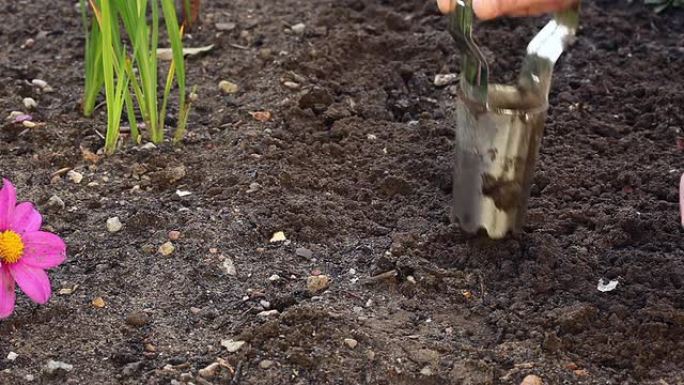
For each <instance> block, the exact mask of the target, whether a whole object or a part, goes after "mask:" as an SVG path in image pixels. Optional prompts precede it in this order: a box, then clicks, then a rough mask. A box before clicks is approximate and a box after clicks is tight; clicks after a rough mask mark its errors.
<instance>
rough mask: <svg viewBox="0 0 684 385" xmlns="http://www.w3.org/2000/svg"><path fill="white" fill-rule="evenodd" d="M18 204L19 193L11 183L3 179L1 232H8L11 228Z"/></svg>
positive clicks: (0, 210) (0, 192) (0, 202)
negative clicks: (11, 221)
mask: <svg viewBox="0 0 684 385" xmlns="http://www.w3.org/2000/svg"><path fill="white" fill-rule="evenodd" d="M16 204H17V191H16V190H15V189H14V186H12V183H11V182H10V181H8V180H7V179H3V180H2V189H1V190H0V231H4V230H7V228H8V227H9V223H10V220H11V219H12V214H13V213H14V206H16Z"/></svg>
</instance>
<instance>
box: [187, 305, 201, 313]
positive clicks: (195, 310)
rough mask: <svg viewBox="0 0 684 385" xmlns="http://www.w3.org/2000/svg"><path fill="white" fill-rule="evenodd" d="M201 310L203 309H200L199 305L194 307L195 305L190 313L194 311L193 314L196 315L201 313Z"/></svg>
mask: <svg viewBox="0 0 684 385" xmlns="http://www.w3.org/2000/svg"><path fill="white" fill-rule="evenodd" d="M201 311H202V309H200V308H198V307H194V306H193V307H191V308H190V313H192V314H194V315H197V314H199V313H200V312H201Z"/></svg>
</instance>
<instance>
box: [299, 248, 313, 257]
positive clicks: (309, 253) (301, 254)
mask: <svg viewBox="0 0 684 385" xmlns="http://www.w3.org/2000/svg"><path fill="white" fill-rule="evenodd" d="M295 255H297V256H298V257H302V258H305V259H311V258H312V257H313V251H311V250H310V249H307V248H306V247H298V248H297V249H296V250H295Z"/></svg>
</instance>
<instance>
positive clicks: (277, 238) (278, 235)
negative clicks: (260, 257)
mask: <svg viewBox="0 0 684 385" xmlns="http://www.w3.org/2000/svg"><path fill="white" fill-rule="evenodd" d="M286 240H287V237H285V233H284V232H282V231H278V232H275V233H273V236H272V237H271V240H270V241H269V242H271V243H276V242H284V241H286Z"/></svg>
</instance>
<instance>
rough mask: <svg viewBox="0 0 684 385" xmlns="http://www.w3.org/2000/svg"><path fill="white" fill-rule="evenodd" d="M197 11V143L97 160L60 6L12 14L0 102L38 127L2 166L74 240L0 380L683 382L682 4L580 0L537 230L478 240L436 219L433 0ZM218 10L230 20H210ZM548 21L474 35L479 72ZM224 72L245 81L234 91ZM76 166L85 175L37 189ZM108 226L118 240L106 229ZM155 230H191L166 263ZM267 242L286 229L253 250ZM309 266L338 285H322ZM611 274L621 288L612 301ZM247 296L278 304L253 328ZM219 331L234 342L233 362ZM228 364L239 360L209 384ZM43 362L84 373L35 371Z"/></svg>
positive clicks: (445, 195)
mask: <svg viewBox="0 0 684 385" xmlns="http://www.w3.org/2000/svg"><path fill="white" fill-rule="evenodd" d="M207 3H208V4H204V9H203V17H202V22H201V25H200V26H199V27H198V28H196V29H195V31H194V32H193V35H192V37H191V38H190V39H188V41H187V43H186V44H187V45H188V46H200V45H205V44H212V43H213V44H216V46H215V48H214V49H213V51H211V52H210V53H208V54H206V55H204V56H201V57H194V58H192V59H190V60H189V66H190V71H189V79H190V82H191V83H192V84H196V85H197V86H198V91H199V94H200V101H199V102H198V103H197V105H196V108H195V109H194V110H193V113H192V115H191V122H190V133H189V135H188V137H187V140H186V142H185V145H184V146H183V147H179V148H172V147H171V146H170V145H163V146H161V147H160V148H158V149H156V150H144V149H138V148H132V146H131V145H130V144H129V142H128V141H126V142H125V144H124V146H123V148H122V149H121V150H120V151H119V152H118V153H117V154H116V155H115V156H113V157H111V158H107V159H104V160H101V161H100V162H99V163H97V164H92V163H91V162H90V161H89V160H88V159H85V158H84V157H83V156H82V151H81V149H80V148H81V147H82V148H85V149H89V150H91V151H97V150H98V149H99V148H100V147H101V146H102V145H103V141H102V139H101V138H100V136H98V132H99V133H102V132H103V130H104V121H105V119H104V115H103V113H104V109H102V108H100V109H99V110H98V116H96V118H95V119H94V120H90V119H86V118H83V117H81V116H80V115H79V113H78V110H77V108H78V103H79V98H80V93H81V85H82V80H83V79H82V75H81V55H82V54H81V51H82V45H83V37H82V33H81V27H80V24H79V14H78V11H77V10H76V9H75V8H74V6H73V5H74V1H67V2H48V1H46V0H37V1H4V2H2V4H1V5H0V14H2V15H3V16H4V17H3V23H2V24H1V25H0V47H1V48H2V49H1V50H0V77H1V79H0V110H1V111H2V114H8V113H9V112H10V111H12V110H18V109H21V107H22V104H21V100H22V97H24V96H33V97H34V98H36V99H37V101H38V103H39V107H38V109H37V111H36V112H35V113H33V115H34V118H35V119H36V120H39V121H42V122H45V123H46V125H45V126H44V127H39V128H36V129H31V130H26V131H24V130H23V129H21V128H17V127H16V126H15V125H13V124H4V126H3V127H2V131H0V140H1V142H0V174H1V175H2V176H4V177H8V178H10V179H11V180H12V181H13V182H14V183H15V184H16V185H17V186H18V191H19V194H20V195H21V198H23V199H29V200H34V201H35V202H37V204H38V206H39V207H40V209H41V211H42V212H43V214H44V217H45V222H46V227H47V228H49V229H51V230H53V231H55V232H57V233H59V234H61V235H62V236H64V238H65V239H66V241H67V243H68V245H69V259H68V261H67V262H66V263H65V264H64V265H62V266H61V267H60V268H58V269H56V270H55V271H53V272H51V278H52V282H53V288H54V291H55V293H56V295H55V296H54V297H53V298H52V299H51V301H50V303H49V304H48V305H46V306H37V305H34V304H32V303H31V302H30V301H29V300H28V299H27V298H26V297H25V296H24V295H23V294H20V295H19V296H18V298H19V301H18V303H17V310H16V313H15V314H14V315H13V316H12V317H11V318H9V319H7V320H4V321H1V322H0V384H3V385H5V384H7V385H13V384H25V383H29V381H28V380H27V379H26V378H27V375H28V376H33V377H34V379H33V381H32V382H31V383H34V384H170V383H176V382H174V381H181V380H186V381H188V380H189V381H191V382H193V383H195V384H208V383H211V384H515V385H517V384H519V383H520V381H521V379H522V378H523V377H524V376H525V375H527V374H532V373H533V374H537V375H539V376H541V377H543V378H544V379H545V381H546V384H660V385H663V384H670V385H672V384H683V383H684V374H683V373H684V231H682V228H681V226H679V225H678V217H677V216H678V214H677V211H678V210H677V203H676V202H677V199H676V196H677V181H678V177H679V176H680V175H681V173H682V169H683V168H684V158H683V154H682V148H681V145H680V147H679V148H678V146H677V143H678V142H679V143H680V144H681V143H682V142H681V140H682V136H684V134H682V128H684V71H683V70H682V69H683V68H684V45H683V41H684V13H683V12H682V11H681V10H680V11H675V10H673V11H668V12H665V13H663V14H660V15H657V14H654V13H653V12H652V11H651V10H650V9H648V8H646V7H644V6H642V5H640V4H639V3H641V2H634V4H628V3H627V1H596V2H589V1H588V2H586V5H585V7H584V19H583V21H582V25H583V28H582V30H581V35H580V37H579V39H578V41H577V44H576V45H575V46H574V47H573V48H572V49H571V51H570V52H569V53H568V54H566V55H565V56H563V58H562V59H561V61H560V63H559V64H558V67H557V71H556V76H555V80H554V81H555V83H554V87H553V93H552V97H551V106H552V107H551V110H550V112H549V119H548V124H547V130H546V136H545V138H544V141H543V147H542V153H541V158H540V162H539V165H538V171H537V174H536V177H535V184H534V186H533V189H532V195H533V196H532V198H531V202H530V210H529V211H530V212H529V220H528V224H527V226H526V228H525V232H524V234H522V235H520V236H519V237H516V238H510V239H507V240H504V241H501V242H493V241H489V240H485V239H482V238H477V237H471V236H466V235H464V234H461V233H460V232H459V231H458V229H457V228H456V226H454V225H452V224H450V223H449V219H448V218H449V215H448V207H449V203H450V189H451V187H450V186H451V176H450V172H451V169H450V167H451V159H452V153H451V149H452V145H453V138H454V135H453V128H454V127H453V122H452V121H449V120H447V119H446V118H445V116H448V114H449V112H450V111H451V109H452V107H453V105H454V97H453V95H452V93H453V90H452V89H451V88H449V87H446V88H438V87H435V86H434V85H433V84H432V79H433V77H434V75H435V74H438V73H451V72H457V71H458V61H459V60H458V56H457V53H456V50H455V46H454V44H452V41H451V40H450V37H449V36H448V34H447V33H446V32H445V20H444V19H443V18H442V17H441V16H440V15H438V13H437V11H436V7H435V6H434V4H432V3H431V2H428V1H425V0H405V1H401V2H390V1H384V0H370V1H360V0H336V1H330V0H319V1H292V0H284V1H280V2H254V1H247V0H231V1H228V0H211V1H208V2H207ZM227 22H234V23H236V24H237V28H235V29H234V30H232V31H223V32H219V31H218V30H217V28H216V27H215V24H216V23H227ZM297 23H305V24H306V29H305V31H304V33H303V35H297V34H296V33H292V32H291V31H290V30H289V26H292V25H294V24H297ZM542 23H543V20H532V21H531V20H517V19H516V20H512V19H506V20H500V21H496V22H490V23H483V24H481V25H478V26H477V34H478V38H479V39H480V41H481V42H482V43H483V45H485V46H486V47H487V49H486V54H487V55H488V56H489V58H490V60H491V61H492V73H493V74H494V77H495V78H497V79H499V80H501V81H511V80H512V79H514V77H515V76H516V71H517V66H518V64H519V63H520V59H521V58H522V52H523V51H524V47H525V45H526V43H527V41H528V40H529V38H530V37H531V36H532V35H533V33H534V31H535V30H536V29H537V28H538V27H539V26H540V25H541V24H542ZM29 38H32V39H35V44H34V45H33V46H32V47H29V48H22V47H21V46H22V44H24V42H25V41H26V40H27V39H29ZM33 78H40V79H44V80H46V81H47V82H48V83H49V84H50V85H52V87H54V88H55V92H54V93H39V92H38V91H37V90H36V89H35V88H33V87H31V86H30V84H29V83H28V82H29V81H30V80H31V79H33ZM222 79H228V80H231V81H233V82H236V83H237V84H239V86H240V91H239V92H238V94H236V95H233V96H226V95H222V94H221V93H220V91H219V90H218V87H217V84H218V82H219V81H220V80H222ZM285 81H291V82H296V83H298V84H299V85H300V86H301V89H299V90H292V89H290V88H288V87H286V86H284V82H285ZM259 110H268V111H271V112H272V114H273V118H272V120H271V121H268V122H259V121H257V120H255V119H253V118H252V116H251V115H250V114H249V112H254V111H259ZM172 112H175V111H172ZM169 123H173V121H172V119H170V120H169ZM64 167H70V168H75V169H76V170H78V171H79V172H81V173H82V174H83V175H84V180H83V181H82V182H81V184H75V183H73V182H71V181H70V180H68V179H67V178H65V177H62V178H58V179H55V178H53V177H52V175H53V173H55V172H56V171H58V170H60V169H62V168H64ZM180 168H183V169H184V170H181V169H180ZM183 171H184V172H183ZM183 174H184V176H183ZM135 186H139V187H135ZM176 190H188V191H190V192H192V195H189V196H187V197H183V198H181V197H179V196H178V195H177V194H176ZM53 195H54V196H58V197H59V198H61V199H62V200H63V202H64V204H65V207H64V208H60V207H59V205H54V204H51V203H48V202H49V199H50V198H51V197H52V196H53ZM113 216H119V217H120V218H121V220H122V222H123V223H124V227H123V230H122V231H121V232H119V233H115V234H110V233H108V232H107V231H106V227H105V222H106V220H107V218H109V217H113ZM170 230H178V231H180V232H181V234H182V235H181V238H180V239H179V240H178V241H175V242H174V244H175V247H176V250H175V252H174V253H173V254H172V255H171V256H168V257H164V256H162V255H160V254H159V253H157V249H158V247H159V246H160V245H161V244H162V243H164V242H166V241H167V240H168V236H167V233H168V232H169V231H170ZM277 231H284V232H285V234H286V236H287V238H288V241H287V242H284V243H269V239H270V238H271V236H272V235H273V233H274V232H277ZM307 251H310V252H311V254H312V255H308V254H309V253H308V252H307ZM225 258H231V259H232V260H233V261H234V263H235V266H236V270H237V276H230V275H228V274H226V273H225V272H224V270H222V268H221V266H222V264H223V261H224V259H225ZM392 270H395V271H396V272H397V274H396V275H392V274H389V277H388V278H385V279H376V280H370V281H369V280H368V277H370V276H372V275H375V274H378V273H383V272H388V271H392ZM319 273H322V274H326V275H328V276H330V277H331V278H332V284H331V286H330V288H329V289H328V290H327V291H325V292H323V293H322V294H317V295H312V294H310V293H308V292H307V289H306V280H307V277H309V276H310V275H312V274H319ZM274 274H277V275H278V276H279V277H280V279H279V280H276V281H271V280H269V277H271V276H272V275H274ZM601 278H603V279H617V280H619V285H618V287H617V288H616V289H615V290H614V291H612V292H607V293H602V292H600V291H598V290H597V283H598V281H599V279H601ZM74 285H78V288H77V289H76V290H75V292H74V293H73V294H71V295H57V292H58V291H59V289H61V288H67V287H73V286H74ZM96 297H102V298H103V299H104V301H105V302H106V307H105V308H96V307H94V306H93V305H92V304H91V301H92V300H93V299H94V298H96ZM262 301H268V302H269V303H270V307H271V308H274V309H276V310H278V311H279V314H278V315H275V316H273V315H272V316H264V315H259V313H260V312H262V311H263V310H264V308H263V305H264V304H262ZM350 338H351V339H355V340H356V341H357V343H358V345H357V346H356V347H355V348H353V349H352V348H350V347H349V345H348V344H347V343H345V339H350ZM228 339H234V340H236V341H237V340H242V341H246V344H245V345H244V346H243V347H242V348H241V349H240V350H239V351H237V352H236V353H229V352H228V351H226V349H225V348H223V347H221V340H228ZM10 351H13V352H16V353H17V354H18V358H17V359H16V360H15V361H13V362H12V361H9V360H6V359H5V357H6V356H7V354H8V353H9V352H10ZM217 358H222V359H225V360H226V362H227V363H228V364H229V365H230V366H232V368H234V369H236V373H235V374H233V373H231V371H230V370H229V369H227V368H224V369H221V370H220V371H219V372H218V374H217V376H216V377H213V378H209V379H206V380H205V379H202V378H198V374H197V372H198V370H199V369H201V368H204V367H206V366H207V365H209V364H211V363H212V362H214V361H215V360H217ZM50 359H54V360H58V361H63V362H66V363H69V364H72V365H73V366H74V368H73V370H72V371H70V372H68V373H61V374H60V373H57V374H55V375H53V376H50V375H48V374H45V373H43V372H42V370H43V367H44V366H45V365H46V363H47V361H48V360H50ZM264 360H267V361H266V362H264ZM268 361H271V362H270V364H271V365H270V366H269V365H268V364H269V362H268ZM264 367H267V368H266V369H264ZM183 373H186V374H185V375H183ZM188 373H190V374H188ZM190 375H191V376H192V377H193V378H192V379H190Z"/></svg>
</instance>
